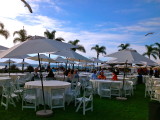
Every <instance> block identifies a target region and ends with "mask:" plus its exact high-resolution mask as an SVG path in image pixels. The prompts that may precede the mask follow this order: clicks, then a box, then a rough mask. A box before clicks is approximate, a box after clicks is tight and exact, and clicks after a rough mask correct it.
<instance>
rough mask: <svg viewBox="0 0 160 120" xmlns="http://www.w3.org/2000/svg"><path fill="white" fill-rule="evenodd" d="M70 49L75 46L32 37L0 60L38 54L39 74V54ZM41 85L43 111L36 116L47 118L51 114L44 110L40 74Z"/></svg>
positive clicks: (4, 53) (8, 51)
mask: <svg viewBox="0 0 160 120" xmlns="http://www.w3.org/2000/svg"><path fill="white" fill-rule="evenodd" d="M71 48H76V46H74V45H71V44H67V43H64V42H59V41H56V40H51V39H46V38H44V37H40V36H34V37H31V38H30V39H28V40H27V41H24V42H22V43H20V44H17V45H15V46H13V47H11V48H9V49H8V50H6V51H4V52H2V53H1V54H0V58H4V57H5V58H9V57H14V56H19V55H26V54H33V53H38V58H39V66H40V73H41V64H40V55H39V53H47V52H49V53H51V52H57V51H66V50H69V49H71ZM41 83H42V94H43V104H44V110H42V111H38V112H37V113H36V114H37V115H41V116H42V115H43V116H47V115H50V114H52V111H49V110H46V106H45V99H44V88H43V77H42V74H41Z"/></svg>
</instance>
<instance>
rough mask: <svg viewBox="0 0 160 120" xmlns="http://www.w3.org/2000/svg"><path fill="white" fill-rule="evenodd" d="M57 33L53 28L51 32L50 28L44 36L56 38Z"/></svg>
mask: <svg viewBox="0 0 160 120" xmlns="http://www.w3.org/2000/svg"><path fill="white" fill-rule="evenodd" d="M55 33H56V31H55V30H53V31H52V32H49V30H46V31H45V32H44V36H45V37H47V38H48V39H55Z"/></svg>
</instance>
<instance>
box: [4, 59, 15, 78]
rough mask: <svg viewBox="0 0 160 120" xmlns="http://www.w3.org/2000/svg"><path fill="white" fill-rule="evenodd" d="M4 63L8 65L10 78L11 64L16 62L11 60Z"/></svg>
mask: <svg viewBox="0 0 160 120" xmlns="http://www.w3.org/2000/svg"><path fill="white" fill-rule="evenodd" d="M2 63H7V64H8V73H9V76H10V64H11V63H16V62H15V61H13V60H10V59H9V60H6V61H4V62H2Z"/></svg>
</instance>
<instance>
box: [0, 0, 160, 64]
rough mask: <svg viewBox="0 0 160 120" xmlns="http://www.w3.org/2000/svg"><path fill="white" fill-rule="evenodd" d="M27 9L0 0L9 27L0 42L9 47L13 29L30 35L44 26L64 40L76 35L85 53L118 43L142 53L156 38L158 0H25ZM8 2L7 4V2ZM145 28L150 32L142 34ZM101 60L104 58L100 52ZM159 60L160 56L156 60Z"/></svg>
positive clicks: (15, 0) (0, 15)
mask: <svg viewBox="0 0 160 120" xmlns="http://www.w3.org/2000/svg"><path fill="white" fill-rule="evenodd" d="M26 1H27V2H28V3H29V4H30V6H31V7H32V10H33V13H32V14H31V13H29V11H28V9H27V8H26V7H24V5H23V3H22V2H21V0H0V2H1V4H0V21H1V22H2V23H4V25H5V28H6V29H8V30H9V31H10V34H11V36H10V37H9V39H7V40H5V39H4V38H3V37H2V36H0V39H1V42H0V45H4V46H6V47H12V46H13V45H14V44H13V39H14V37H13V36H12V34H13V32H14V31H16V30H20V29H22V28H23V26H24V28H25V29H26V30H27V32H28V34H29V35H41V36H43V35H44V34H43V33H44V31H45V30H46V29H48V30H50V31H52V30H56V31H57V32H56V37H63V38H64V39H65V42H68V41H69V40H75V39H79V40H80V43H79V44H82V45H83V46H84V47H85V49H86V51H87V52H86V53H81V52H79V53H80V54H82V55H84V56H86V57H96V54H95V51H93V50H92V51H91V47H93V46H95V45H96V44H98V45H100V46H102V45H103V46H105V47H106V52H107V54H110V53H113V52H116V51H117V50H118V48H117V46H118V45H120V44H121V43H130V45H131V48H133V49H136V50H137V51H138V52H139V53H141V54H142V53H144V52H145V51H146V50H145V47H144V45H150V44H153V43H155V42H159V38H160V12H159V11H160V0H26ZM9 3H10V4H9ZM148 32H155V33H154V34H153V35H149V36H144V35H145V34H146V33H148ZM100 59H101V60H107V58H106V57H104V56H102V55H100ZM158 61H160V60H158Z"/></svg>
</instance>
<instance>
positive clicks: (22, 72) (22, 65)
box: [22, 59, 24, 73]
mask: <svg viewBox="0 0 160 120" xmlns="http://www.w3.org/2000/svg"><path fill="white" fill-rule="evenodd" d="M23 63H24V59H23ZM23 69H24V64H22V73H23Z"/></svg>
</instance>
